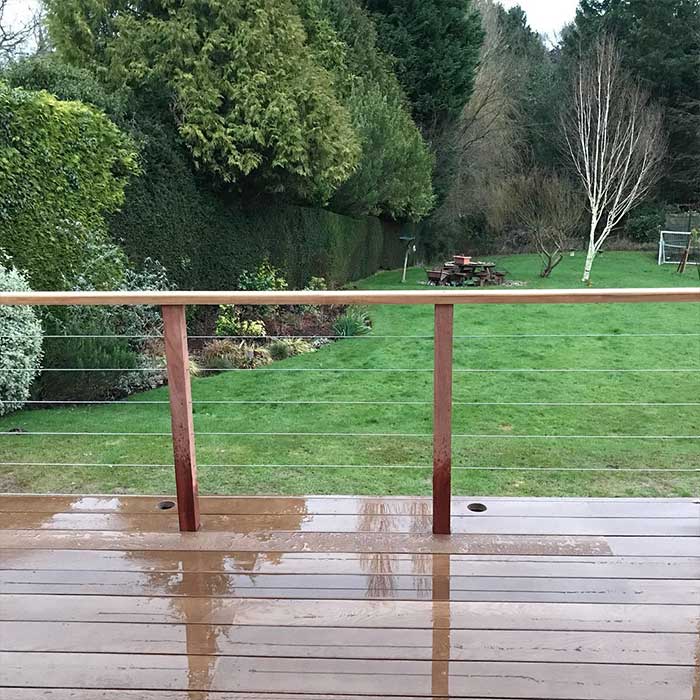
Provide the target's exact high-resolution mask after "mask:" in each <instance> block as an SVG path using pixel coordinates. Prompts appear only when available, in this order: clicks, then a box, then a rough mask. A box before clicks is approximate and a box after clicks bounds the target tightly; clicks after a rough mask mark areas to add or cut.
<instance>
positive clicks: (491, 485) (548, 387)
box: [0, 253, 700, 496]
mask: <svg viewBox="0 0 700 700" xmlns="http://www.w3.org/2000/svg"><path fill="white" fill-rule="evenodd" d="M499 264H500V267H502V268H504V269H506V270H508V272H509V273H510V274H509V276H510V278H511V279H517V280H522V281H526V282H527V284H528V286H530V287H562V288H566V287H580V286H581V285H580V282H579V278H580V274H581V268H582V265H583V260H582V258H581V257H580V255H579V256H577V257H576V258H574V259H570V258H567V259H566V260H565V261H564V263H562V265H561V266H560V267H559V268H557V270H555V272H554V275H553V277H552V278H551V279H550V280H540V279H539V278H538V277H537V272H538V262H537V259H536V258H535V257H534V256H513V257H507V258H501V259H500V261H499ZM424 278H425V275H424V273H423V271H422V270H418V269H416V270H412V271H411V272H410V277H409V282H408V284H407V285H406V288H410V289H419V288H423V287H422V284H421V283H422V282H423V281H424ZM399 280H400V273H398V272H383V273H380V274H377V275H375V276H374V277H371V278H370V279H367V280H363V281H362V282H360V283H358V284H357V287H360V288H363V289H379V288H381V289H389V288H402V286H401V285H400V283H399ZM594 282H595V284H596V285H597V286H600V287H625V286H629V287H654V286H657V287H670V286H691V285H696V284H698V279H697V274H696V272H695V271H692V272H690V273H688V274H686V275H685V276H683V277H681V276H679V275H677V274H676V273H675V272H674V269H673V267H672V266H667V267H663V268H660V267H657V265H656V264H655V261H654V259H653V256H652V255H650V254H643V253H606V254H604V255H602V256H601V257H600V259H599V260H598V261H597V262H596V266H595V268H594ZM371 316H372V319H373V323H374V329H373V334H372V335H370V336H367V337H363V338H352V339H347V340H343V341H340V342H337V343H334V344H333V345H331V346H328V347H326V348H324V349H323V350H321V351H319V352H317V353H314V354H311V355H306V356H302V357H297V358H293V359H290V360H287V361H285V362H282V363H276V364H275V365H274V366H273V369H274V370H281V369H288V368H289V369H308V368H326V369H343V368H363V369H381V368H385V369H411V370H430V368H431V367H432V341H431V339H430V337H427V338H425V337H421V338H391V337H389V338H388V337H383V336H430V335H431V333H432V308H430V307H427V306H426V307H422V306H412V307H404V306H387V307H374V308H372V309H371ZM455 326H456V328H455V333H456V336H457V338H456V340H455V368H456V369H467V368H469V369H487V368H488V369H518V368H520V369H545V368H546V369H581V368H585V369H606V370H610V369H612V370H616V369H625V368H626V369H686V370H688V369H692V370H694V371H693V372H685V373H665V372H655V373H633V372H604V373H596V372H588V373H573V372H561V373H557V372H522V373H510V372H494V373H456V374H455V384H454V399H455V401H456V402H458V404H459V403H470V402H495V403H503V404H506V403H527V402H532V403H542V402H550V403H567V402H569V403H595V404H603V403H642V402H648V403H694V404H695V405H692V406H669V405H666V406H601V405H597V406H561V405H559V406H512V405H511V406H508V405H500V406H483V405H482V406H474V405H455V410H454V430H455V433H456V434H457V435H456V436H455V439H454V452H455V459H454V465H455V467H458V468H460V469H457V470H456V471H455V473H454V490H455V492H456V493H461V494H471V495H539V496H547V495H553V496H564V495H576V496H625V495H627V496H693V495H698V494H699V493H700V471H695V472H691V471H685V472H682V471H672V470H673V469H681V470H683V469H685V470H700V440H698V439H694V440H689V439H685V440H683V439H658V438H653V439H627V438H621V439H616V438H600V437H590V436H605V435H613V436H614V435H617V436H629V435H632V436H638V435H646V436H672V435H685V436H699V435H700V406H699V405H698V402H700V373H699V370H700V305H698V304H675V305H672V304H647V305H579V306H475V307H468V306H463V307H458V308H457V309H456V312H455ZM681 333H683V334H694V335H686V337H681V336H678V335H675V334H681ZM548 334H561V335H569V336H574V335H576V336H581V335H585V334H611V335H612V337H605V336H603V337H535V336H538V335H539V336H542V335H548ZM628 334H632V335H628ZM639 334H673V335H665V336H663V335H660V336H657V337H649V336H641V335H639ZM635 335H637V337H634V336H635ZM518 336H520V337H518ZM522 336H530V337H522ZM431 394H432V375H431V373H430V372H429V371H423V372H343V371H338V372H318V373H314V372H286V371H284V372H281V371H267V372H264V371H254V372H248V373H237V372H230V373H224V374H219V375H216V376H213V377H209V378H205V379H194V380H193V396H194V399H195V402H200V401H229V400H235V401H250V400H259V401H271V400H278V401H295V400H304V401H345V402H350V401H356V402H363V401H365V402H366V401H390V402H403V401H406V402H413V403H408V404H406V405H368V404H362V403H358V404H347V403H346V404H308V405H284V404H267V405H260V404H246V403H239V404H201V403H197V404H196V406H195V427H196V430H197V431H198V436H197V449H198V460H199V463H200V468H199V475H200V484H201V490H202V492H203V493H284V494H347V493H354V494H427V493H429V492H430V468H429V465H430V460H431V439H430V437H429V434H430V432H431V405H430V401H431ZM166 400H167V389H159V390H156V391H151V392H148V393H145V394H141V395H139V396H136V397H133V398H132V399H131V400H130V401H128V402H125V403H123V404H121V405H118V406H99V407H84V408H68V409H53V410H40V411H39V410H37V411H22V412H20V413H15V414H13V415H11V416H8V417H6V418H5V419H2V420H0V430H1V431H8V430H10V429H12V428H22V429H24V430H26V431H28V433H29V434H21V433H12V434H6V435H0V462H4V463H7V462H23V463H47V462H48V463H57V462H58V463H81V464H122V465H123V464H130V465H141V464H157V465H167V464H168V463H170V462H171V459H172V457H171V452H170V442H169V439H168V437H167V435H166V436H139V435H131V436H119V435H111V436H99V435H97V436H84V435H80V436H61V435H32V434H31V433H33V432H42V431H43V432H59V433H60V432H78V433H81V432H108V433H119V432H124V433H133V432H142V433H143V432H156V433H160V432H167V431H168V429H169V417H168V407H167V405H166V404H146V403H144V402H145V401H166ZM216 432H227V433H238V432H256V433H266V432H270V433H289V432H291V433H309V432H321V433H362V434H364V435H362V436H338V437H326V436H323V437H314V436H303V435H302V436H280V435H271V436H265V437H261V436H240V435H239V436H231V435H205V434H204V433H216ZM373 433H375V434H376V433H381V434H386V433H398V434H400V436H389V437H387V436H384V435H375V436H373V435H367V434H373ZM460 435H463V436H465V437H460ZM473 435H485V436H489V437H477V438H475V437H467V436H473ZM522 435H526V436H533V435H534V436H584V437H565V438H561V437H559V438H555V437H519V436H522ZM261 464H262V465H274V466H265V467H251V466H215V465H261ZM207 465H210V466H207ZM289 465H371V467H368V468H328V467H326V466H304V467H300V466H289ZM382 465H425V466H426V468H422V469H388V468H382ZM464 467H469V468H470V469H461V468H464ZM486 467H527V468H530V470H527V471H519V470H517V469H513V470H497V471H489V470H487V469H484V468H486ZM643 467H647V468H653V469H658V470H662V471H658V472H642V471H625V470H638V469H640V468H643ZM474 468H479V469H474ZM554 468H561V469H570V470H572V471H545V470H544V469H549V470H551V469H554ZM580 468H583V469H593V470H596V471H578V469H580ZM0 469H2V470H3V471H2V472H1V473H0V489H4V490H17V491H35V492H45V491H53V492H83V493H107V492H115V493H118V492H132V493H161V492H168V491H172V490H173V476H172V469H171V468H168V467H132V466H121V467H119V466H113V467H69V466H65V467H59V466H50V467H49V466H45V467H44V466H36V467H34V466H21V467H0Z"/></svg>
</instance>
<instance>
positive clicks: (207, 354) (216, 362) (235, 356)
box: [198, 339, 272, 376]
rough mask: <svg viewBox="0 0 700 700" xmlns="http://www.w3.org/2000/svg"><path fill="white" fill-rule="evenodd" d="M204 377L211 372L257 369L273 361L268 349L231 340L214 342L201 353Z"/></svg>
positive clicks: (208, 344) (200, 358) (200, 359)
mask: <svg viewBox="0 0 700 700" xmlns="http://www.w3.org/2000/svg"><path fill="white" fill-rule="evenodd" d="M198 357H199V361H200V362H201V369H202V370H203V375H204V376H207V375H208V374H211V371H216V370H227V369H255V368H256V367H263V366H265V365H269V364H270V362H271V361H272V358H271V357H270V353H269V351H268V350H267V348H261V347H257V346H255V345H251V344H249V343H246V342H245V341H244V342H240V343H239V342H234V341H233V340H230V339H221V340H213V341H211V342H210V343H207V344H206V345H205V346H204V348H203V349H202V350H201V352H200V353H199V356H198Z"/></svg>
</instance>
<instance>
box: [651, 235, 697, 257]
mask: <svg viewBox="0 0 700 700" xmlns="http://www.w3.org/2000/svg"><path fill="white" fill-rule="evenodd" d="M692 235H693V234H692V233H691V232H690V231H661V233H660V234H659V265H678V264H680V262H681V260H682V258H683V254H684V253H685V251H686V250H687V249H688V244H689V243H691V236H692ZM687 264H688V265H700V251H699V250H698V246H697V245H691V248H690V256H689V258H688V263H687Z"/></svg>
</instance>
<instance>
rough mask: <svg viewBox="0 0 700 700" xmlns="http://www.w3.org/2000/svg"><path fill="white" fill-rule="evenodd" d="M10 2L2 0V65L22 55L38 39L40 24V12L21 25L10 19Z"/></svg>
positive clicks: (0, 63) (0, 40)
mask: <svg viewBox="0 0 700 700" xmlns="http://www.w3.org/2000/svg"><path fill="white" fill-rule="evenodd" d="M9 4H10V3H9V0H0V65H2V64H3V63H6V62H7V61H8V60H10V59H12V58H16V57H17V56H18V55H21V54H22V53H23V51H24V50H25V49H26V47H27V46H28V45H29V44H31V43H32V40H33V39H34V38H36V36H37V31H38V29H39V24H40V13H39V11H37V12H35V13H33V14H32V16H31V17H30V18H29V19H28V20H25V21H24V22H21V23H19V24H14V25H13V24H11V22H10V19H9V18H8V8H9Z"/></svg>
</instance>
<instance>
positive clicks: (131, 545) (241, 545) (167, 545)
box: [0, 530, 700, 556]
mask: <svg viewBox="0 0 700 700" xmlns="http://www.w3.org/2000/svg"><path fill="white" fill-rule="evenodd" d="M609 539H610V538H603V537H589V536H542V535H538V536H526V535H454V536H451V537H449V536H446V537H433V536H432V535H413V534H409V533H402V534H396V533H391V532H388V533H367V532H364V533H323V532H282V533H280V532H270V533H265V532H260V533H248V534H241V533H238V534H236V533H230V534H229V533H222V532H198V533H184V534H183V533H169V532H126V531H124V532H118V531H112V532H104V531H100V530H95V531H90V530H80V531H68V530H0V550H2V549H18V548H21V549H34V548H38V549H46V548H47V547H48V548H51V549H83V548H84V549H109V550H120V551H132V550H144V549H156V550H173V549H177V550H182V551H192V552H199V551H226V550H229V551H248V552H326V553H329V552H330V553H332V552H358V553H360V552H364V553H374V554H376V553H406V554H504V555H511V554H512V555H521V554H524V555H526V554H532V555H538V554H540V555H544V556H562V555H569V556H604V555H609V554H611V553H612V552H611V548H610V546H609V544H608V542H609ZM622 539H625V538H622ZM629 539H633V538H629ZM649 539H650V538H642V540H643V542H647V541H648V540H649ZM654 539H656V540H659V541H666V540H671V541H673V542H678V541H679V540H677V539H676V538H664V537H657V538H654ZM693 539H695V538H690V537H687V538H682V540H693ZM697 539H698V540H699V541H700V538H697ZM682 540H681V541H682ZM698 546H700V545H698ZM677 549H679V550H680V551H679V554H680V556H692V555H693V554H696V553H697V551H698V550H697V549H694V547H693V545H691V546H688V547H681V546H678V547H677ZM628 550H632V551H630V552H628V554H630V555H631V556H634V555H636V554H641V555H644V553H645V552H646V551H647V550H648V548H647V547H641V546H640V547H637V550H639V551H635V548H634V547H628ZM669 554H672V552H669Z"/></svg>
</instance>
